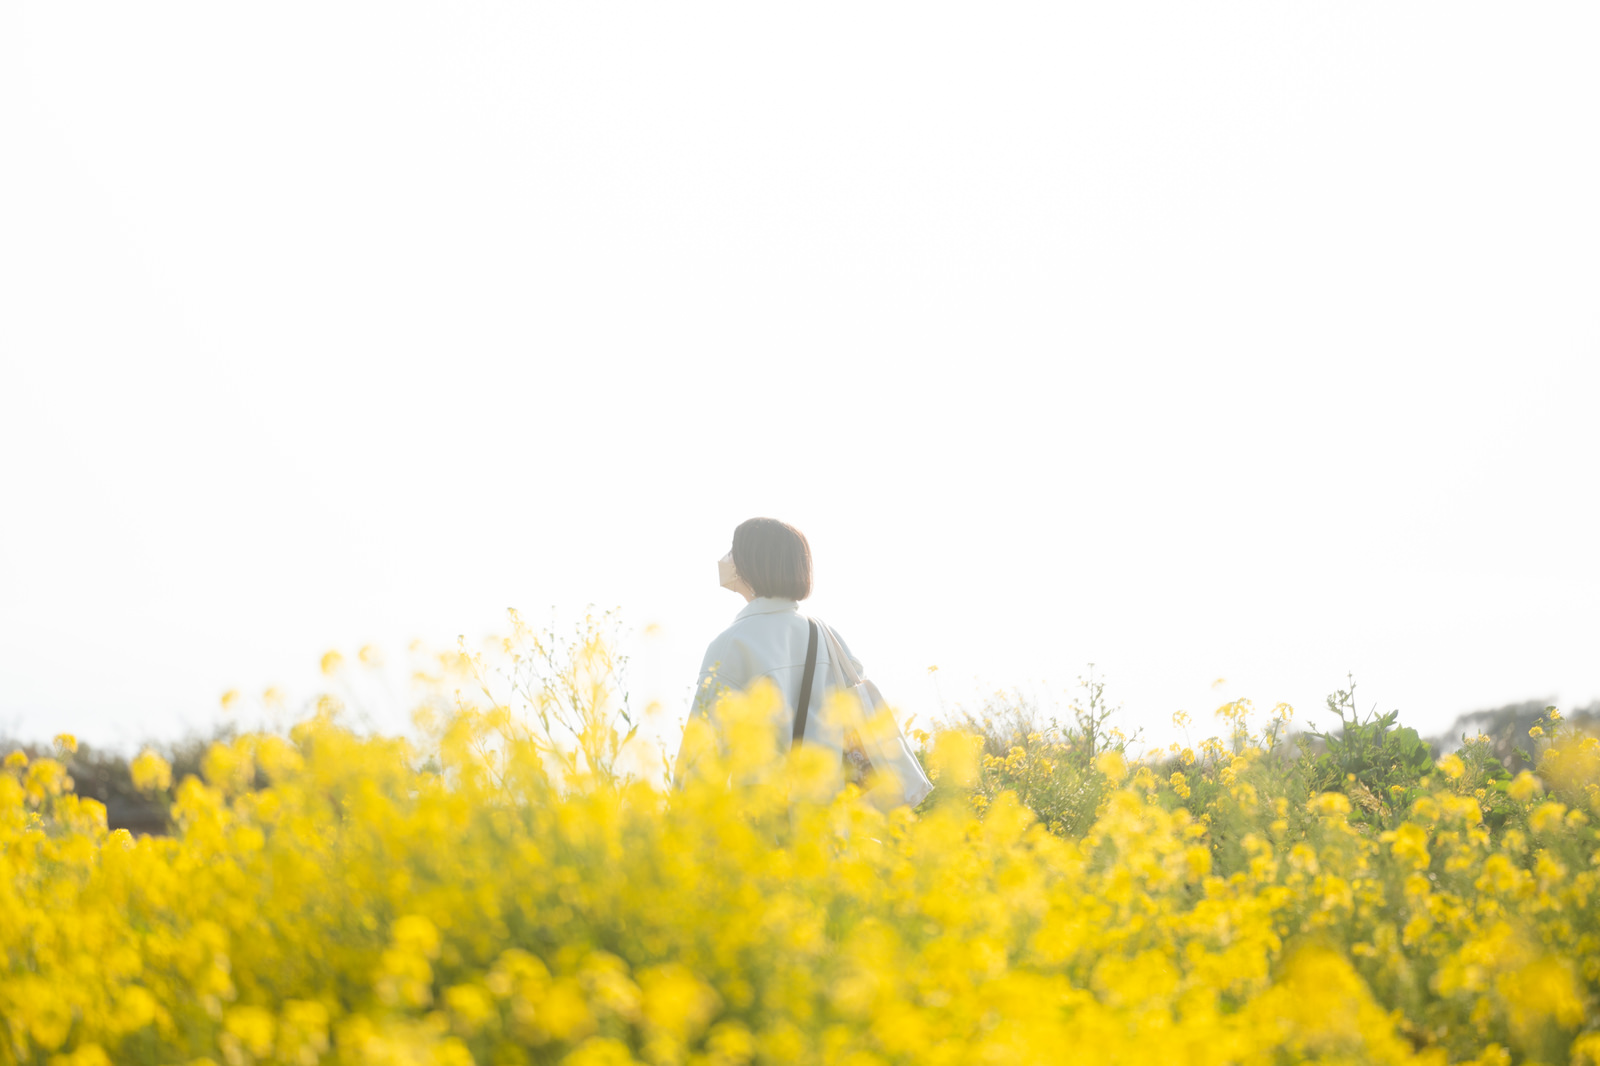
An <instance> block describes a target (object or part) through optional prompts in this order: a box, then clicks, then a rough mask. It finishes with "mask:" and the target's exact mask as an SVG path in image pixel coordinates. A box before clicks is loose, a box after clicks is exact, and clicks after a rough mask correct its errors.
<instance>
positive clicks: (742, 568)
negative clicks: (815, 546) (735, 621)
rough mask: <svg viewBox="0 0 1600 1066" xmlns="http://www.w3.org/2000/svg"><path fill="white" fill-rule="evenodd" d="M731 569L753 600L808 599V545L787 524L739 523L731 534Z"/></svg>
mask: <svg viewBox="0 0 1600 1066" xmlns="http://www.w3.org/2000/svg"><path fill="white" fill-rule="evenodd" d="M733 566H734V569H736V570H738V571H739V576H740V577H742V578H744V579H745V580H746V581H748V582H749V583H750V588H751V590H752V591H753V592H755V594H756V595H757V596H776V597H779V598H781V599H786V600H803V599H805V598H806V597H807V596H809V595H811V545H810V544H808V543H807V542H806V535H805V534H804V533H802V532H800V531H799V530H798V529H796V528H794V527H793V526H791V525H790V524H789V523H787V522H780V521H778V520H777V519H776V518H752V519H749V520H748V521H745V522H740V523H739V528H738V529H735V530H734V531H733Z"/></svg>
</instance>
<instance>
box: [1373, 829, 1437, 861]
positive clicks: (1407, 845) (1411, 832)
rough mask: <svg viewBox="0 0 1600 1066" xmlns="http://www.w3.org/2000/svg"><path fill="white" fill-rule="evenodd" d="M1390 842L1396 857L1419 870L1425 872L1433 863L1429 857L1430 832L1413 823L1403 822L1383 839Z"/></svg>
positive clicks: (1384, 835)
mask: <svg viewBox="0 0 1600 1066" xmlns="http://www.w3.org/2000/svg"><path fill="white" fill-rule="evenodd" d="M1381 839H1383V840H1385V841H1388V842H1390V847H1391V850H1392V851H1393V852H1394V857H1395V858H1396V859H1398V860H1400V861H1402V862H1408V863H1410V864H1411V865H1412V866H1413V867H1415V868H1416V869H1418V870H1425V869H1427V868H1428V864H1429V863H1430V862H1431V861H1432V860H1431V858H1430V857H1429V855H1428V831H1427V830H1426V829H1424V828H1422V827H1421V826H1420V825H1416V824H1414V823H1412V822H1402V823H1400V825H1399V826H1398V827H1396V828H1395V830H1394V831H1393V832H1389V833H1384V834H1383V835H1382V838H1381Z"/></svg>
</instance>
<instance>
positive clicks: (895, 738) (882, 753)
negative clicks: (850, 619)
mask: <svg viewBox="0 0 1600 1066" xmlns="http://www.w3.org/2000/svg"><path fill="white" fill-rule="evenodd" d="M817 624H818V625H819V626H820V627H821V629H822V633H823V635H824V637H826V638H827V641H828V661H829V663H831V664H832V672H833V681H834V686H835V687H836V688H838V689H839V690H840V691H843V692H848V693H850V694H851V695H853V696H854V697H855V698H856V703H857V706H859V707H860V709H861V711H860V713H861V719H860V720H859V721H857V722H854V723H852V725H853V727H854V732H855V733H856V734H857V736H859V737H860V740H861V753H862V754H863V755H864V756H865V757H866V761H867V762H868V763H869V764H870V766H871V771H870V776H869V778H868V780H867V781H866V782H864V783H863V787H865V788H866V798H867V799H869V800H871V801H872V804H873V806H875V807H878V808H879V809H880V810H883V811H889V810H892V809H893V808H895V807H898V806H899V805H901V804H902V803H903V804H905V805H907V806H909V807H915V806H916V805H917V804H919V803H921V802H922V801H923V799H924V798H926V796H927V795H928V793H930V792H932V791H933V782H932V781H929V780H928V775H927V774H925V773H923V771H922V764H921V763H919V762H917V757H916V755H915V754H914V753H913V752H912V751H911V745H910V744H909V743H908V742H907V741H906V735H905V733H904V732H903V731H902V730H901V728H900V723H899V722H898V721H896V720H895V717H894V714H893V713H892V712H891V711H890V710H889V705H888V704H887V703H885V702H884V699H883V696H882V695H881V694H880V693H879V692H878V686H877V685H875V684H873V683H872V682H871V681H867V680H864V679H863V678H861V677H860V676H858V675H857V674H856V670H855V667H854V666H853V665H851V663H850V657H849V656H848V655H846V654H845V653H844V645H843V644H842V643H841V642H840V640H839V638H838V637H837V636H836V635H835V634H834V632H833V630H832V629H830V628H829V627H828V625H827V623H825V622H819V623H817ZM846 732H847V733H848V732H849V730H847V731H846ZM847 758H848V751H847Z"/></svg>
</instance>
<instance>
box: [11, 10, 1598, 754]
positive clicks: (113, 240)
mask: <svg viewBox="0 0 1600 1066" xmlns="http://www.w3.org/2000/svg"><path fill="white" fill-rule="evenodd" d="M1597 45H1600V8H1596V7H1595V6H1593V5H1591V4H1586V3H1584V4H1566V5H1562V4H1540V5H1532V6H1530V5H1490V4H1463V3H1450V4H1405V5H1395V4H1388V3H1383V4H1378V3H1338V4H1334V3H1319V4H1310V3H1282V2H1273V3H1263V4H1231V5H1194V4H1172V5H1151V4H1142V3H1117V4H1104V5H1058V4H1040V5H1025V4H1008V5H992V4H989V5H961V6H954V5H929V4H888V3H885V4H858V3H852V4H821V3H808V4H804V5H788V6H779V5H743V4H740V5H735V4H727V5H715V6H713V5H698V4H670V5H645V4H635V5H619V4H613V3H585V4H564V5H556V4H517V5H510V4H493V3H484V4H472V5H465V4H458V5H446V4H431V5H419V4H403V3H394V2H385V3H382V4H356V3H345V4H328V3H324V2H318V3H290V2H284V0H274V2H273V3H270V4H260V5H240V4H215V3H209V2H208V3H193V4H170V3H169V4H139V5H128V4H112V3H74V4H60V3H50V2H39V3H21V2H14V3H7V4H4V5H0V727H3V730H4V731H7V732H11V733H13V734H18V733H20V734H22V735H25V736H45V735H48V734H50V733H53V732H55V731H57V730H60V729H73V730H75V731H77V732H78V733H79V734H80V735H82V736H85V737H88V738H90V739H93V740H99V741H101V742H104V743H130V742H131V741H132V740H134V739H136V738H138V737H142V736H147V735H169V734H174V733H176V732H178V731H179V730H180V729H181V728H182V727H183V726H185V725H189V726H201V727H204V726H205V725H206V724H207V723H209V722H210V721H211V720H212V719H213V718H214V717H215V716H216V715H217V713H218V712H217V709H216V708H217V697H218V694H219V693H221V692H222V691H223V690H225V689H228V688H234V687H238V688H241V689H244V690H246V691H250V692H253V691H259V689H260V688H261V687H262V686H264V685H266V684H268V683H279V684H282V685H284V686H285V687H287V688H289V689H290V690H291V691H292V692H294V693H295V694H296V695H309V694H310V693H311V691H312V690H313V688H314V686H315V684H316V680H317V679H316V675H315V667H316V662H317V660H318V658H319V657H320V656H321V654H322V652H323V651H325V650H327V649H328V648H330V647H338V648H342V649H344V650H346V651H347V652H349V651H353V650H354V649H355V648H356V647H357V646H359V645H361V644H363V643H366V642H369V641H377V642H380V643H383V644H385V645H386V646H388V647H389V648H391V649H394V648H397V647H398V646H399V645H400V644H402V643H403V642H404V641H406V640H409V639H410V638H412V637H423V638H426V639H429V640H434V641H440V642H448V641H452V640H453V639H454V636H455V634H457V633H465V634H468V635H471V636H478V635H481V634H484V633H487V632H490V631H495V630H498V629H501V628H503V613H502V612H503V609H504V608H505V607H507V606H513V605H514V606H518V607H520V608H522V609H523V610H524V611H525V612H526V613H527V614H528V615H529V616H530V617H532V618H534V619H535V620H537V619H540V618H544V617H548V613H549V608H550V607H551V606H552V605H554V606H556V607H557V608H558V610H559V611H560V612H561V613H562V614H563V616H564V617H570V616H572V615H573V614H574V613H576V612H577V611H579V610H580V609H581V608H582V607H583V605H584V604H586V603H589V602H593V603H595V604H597V605H599V606H601V607H607V606H618V607H620V608H621V609H622V611H623V613H624V615H625V618H626V619H627V621H628V622H629V623H631V624H632V625H634V626H635V627H643V626H644V625H646V624H649V623H656V624H659V626H660V627H661V635H660V636H659V637H656V638H652V639H650V640H643V639H640V640H636V641H633V642H632V643H631V645H630V646H631V647H632V648H633V649H634V651H635V653H636V657H635V670H634V683H633V686H632V687H633V692H634V699H635V701H636V702H638V703H640V704H642V703H644V702H645V701H646V700H648V699H651V698H658V699H661V700H663V701H664V702H665V703H666V704H667V705H668V707H669V710H671V711H673V712H674V713H678V712H680V711H681V709H682V707H683V705H684V703H685V700H686V698H687V695H688V691H689V687H690V685H691V683H692V681H693V675H694V672H695V669H696V668H697V666H698V664H699V659H700V656H701V653H702V651H703V649H704V647H705V645H706V643H707V642H709V640H710V639H711V638H712V637H713V636H714V635H715V634H716V633H717V632H718V631H719V630H720V629H721V628H722V627H723V626H725V625H726V624H727V623H728V622H729V621H730V620H731V618H732V616H733V614H734V613H735V612H736V610H737V609H738V608H739V606H740V605H741V604H740V602H739V601H738V600H737V599H736V598H735V597H733V596H732V595H731V594H730V593H728V592H726V591H723V590H721V589H719V588H718V587H717V582H716V576H715V575H716V565H715V560H716V559H717V557H718V556H719V555H721V554H722V553H723V552H724V551H726V550H727V546H728V543H729V540H730V537H731V534H732V530H733V527H734V526H735V525H736V524H737V523H738V522H739V521H741V520H742V519H744V518H747V517H750V516H752V515H757V514H770V515H774V516H776V517H780V518H784V519H786V520H788V521H790V522H793V523H795V524H796V525H798V526H799V527H800V528H802V529H803V530H805V531H806V533H807V534H808V536H809V537H810V539H811V542H812V545H813V549H814V551H815V556H816V563H817V588H816V594H815V596H814V599H813V601H812V607H813V608H814V610H815V611H816V613H818V614H819V615H821V616H823V617H825V618H828V619H829V620H830V621H831V622H833V623H834V624H835V626H836V627H837V628H838V629H839V630H840V631H841V632H842V633H843V634H844V635H845V637H846V639H847V640H849V641H850V643H851V645H852V647H853V649H854V650H855V651H856V652H857V654H858V655H859V656H860V657H861V658H862V659H863V660H864V661H865V662H866V664H867V667H868V672H869V673H870V674H871V675H872V676H873V677H874V678H875V679H876V680H878V681H879V684H880V686H881V687H882V688H883V690H884V691H885V693H886V694H888V695H889V696H890V697H891V698H892V699H893V700H894V701H896V702H897V703H899V704H900V705H901V706H902V707H903V708H904V709H906V710H908V711H915V712H919V713H924V714H926V713H928V712H930V711H933V710H936V709H937V707H938V706H939V704H940V701H941V700H942V701H943V702H944V703H945V704H946V705H948V704H950V703H953V702H956V701H958V700H970V699H972V698H973V696H974V694H975V693H978V692H982V691H988V690H992V689H994V688H997V687H1002V686H1013V685H1023V686H1028V687H1030V688H1031V689H1032V690H1033V691H1035V692H1036V693H1038V694H1039V695H1040V697H1041V698H1042V699H1044V701H1045V702H1047V703H1049V702H1052V701H1061V700H1064V699H1065V694H1066V692H1067V690H1068V689H1070V688H1071V687H1072V685H1073V682H1074V679H1075V678H1076V677H1077V675H1079V674H1080V673H1082V672H1083V671H1084V669H1085V667H1086V664H1088V663H1090V662H1093V663H1095V664H1097V670H1098V672H1100V673H1102V674H1103V675H1104V676H1105V677H1106V678H1107V680H1108V694H1109V695H1111V696H1112V697H1113V698H1114V699H1116V700H1120V701H1121V702H1123V703H1124V704H1125V705H1126V706H1127V722H1128V724H1129V725H1130V726H1132V725H1140V724H1143V725H1145V726H1146V728H1147V729H1148V730H1150V731H1151V732H1152V735H1153V736H1155V737H1157V738H1158V739H1159V738H1162V737H1164V736H1165V732H1164V726H1165V723H1166V722H1167V720H1168V719H1169V716H1170V715H1171V713H1172V712H1173V711H1174V710H1177V709H1180V708H1183V709H1188V710H1190V711H1192V712H1195V713H1196V714H1197V716H1198V717H1200V718H1201V719H1202V721H1201V724H1202V726H1205V727H1209V724H1210V723H1209V720H1208V719H1209V715H1208V714H1206V713H1205V712H1208V711H1209V710H1211V709H1212V708H1213V707H1215V706H1216V705H1217V704H1218V703H1220V702H1222V701H1223V699H1225V698H1229V697H1232V696H1248V697H1250V698H1252V699H1254V700H1255V701H1256V702H1257V704H1258V705H1259V706H1262V707H1264V708H1265V707H1270V706H1271V705H1272V704H1273V703H1275V702H1278V701H1280V700H1282V701H1287V702H1290V703H1292V704H1294V705H1295V706H1296V708H1297V709H1298V710H1300V711H1301V712H1302V717H1303V715H1304V712H1308V711H1315V710H1316V709H1318V708H1319V707H1320V706H1321V703H1322V699H1323V697H1324V696H1325V695H1326V694H1327V693H1328V692H1329V691H1331V690H1332V689H1333V688H1334V687H1336V686H1337V685H1340V684H1342V682H1343V680H1344V677H1345V673H1346V671H1354V673H1355V675H1356V679H1357V681H1358V683H1359V684H1360V686H1361V693H1362V697H1363V703H1364V704H1367V705H1370V704H1371V703H1374V702H1376V703H1378V704H1379V705H1380V709H1388V708H1390V707H1399V708H1401V711H1402V715H1403V716H1404V718H1405V720H1407V721H1409V722H1411V723H1413V724H1416V725H1417V726H1419V727H1420V728H1422V729H1423V730H1424V731H1425V732H1426V731H1432V730H1438V729H1442V728H1443V727H1444V726H1446V725H1447V724H1448V723H1449V722H1450V720H1451V719H1452V718H1453V716H1454V715H1456V714H1457V713H1460V712H1463V711H1467V710H1471V709H1475V708H1480V707H1485V706H1493V705H1498V704H1500V703H1504V702H1510V701H1513V700H1519V699H1525V698H1537V697H1554V698H1557V699H1559V700H1560V701H1561V702H1563V703H1568V704H1570V703H1579V702H1586V701H1588V700H1590V699H1593V698H1595V697H1597V696H1600V653H1597V650H1600V560H1597V553H1596V551H1595V549H1594V544H1595V541H1596V534H1597V531H1600V524H1597V521H1596V519H1597V510H1600V508H1597V503H1596V500H1597V495H1596V482H1597V480H1600V479H1597V476H1596V475H1597V458H1600V437H1597V431H1596V421H1595V419H1596V410H1597V406H1596V405H1597V398H1600V371H1597V365H1600V299H1597V295H1600V254H1597V249H1600V196H1596V194H1595V190H1596V189H1600V137H1597V136H1596V131H1597V122H1600V64H1597V63H1595V62H1594V56H1595V53H1596V46H1597ZM933 664H937V665H938V666H939V667H940V671H939V673H938V675H937V678H938V684H939V687H938V689H937V690H936V689H935V687H934V684H933V682H932V680H931V679H930V677H929V675H928V673H927V667H928V666H929V665H933ZM1219 677H1221V678H1226V679H1228V682H1227V684H1226V685H1224V686H1221V687H1219V688H1213V687H1212V684H1211V683H1212V681H1213V680H1214V679H1216V678H1219Z"/></svg>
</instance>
